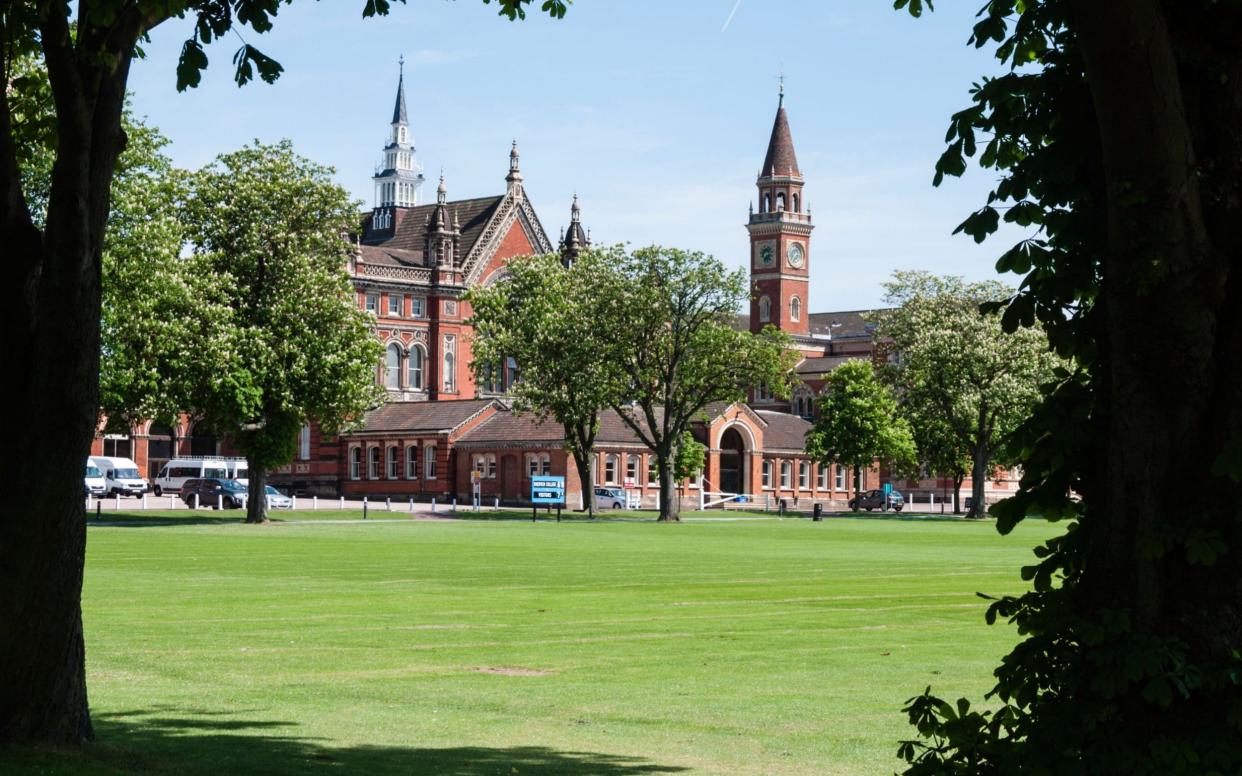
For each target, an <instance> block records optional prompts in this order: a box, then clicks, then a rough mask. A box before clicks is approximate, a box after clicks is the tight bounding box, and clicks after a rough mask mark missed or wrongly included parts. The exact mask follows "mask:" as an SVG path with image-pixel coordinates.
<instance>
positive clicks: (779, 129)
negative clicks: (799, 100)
mask: <svg viewBox="0 0 1242 776" xmlns="http://www.w3.org/2000/svg"><path fill="white" fill-rule="evenodd" d="M783 78H784V76H782V82H781V87H780V98H779V101H778V102H777V104H776V121H774V122H772V137H771V139H770V140H768V154H767V156H765V157H764V158H763V168H762V169H761V170H760V171H759V177H761V178H771V177H776V176H788V177H791V178H801V177H802V171H801V170H799V169H798V156H797V154H795V153H794V146H793V135H792V134H791V133H790V131H789V117H788V116H786V115H785V84H784V81H783Z"/></svg>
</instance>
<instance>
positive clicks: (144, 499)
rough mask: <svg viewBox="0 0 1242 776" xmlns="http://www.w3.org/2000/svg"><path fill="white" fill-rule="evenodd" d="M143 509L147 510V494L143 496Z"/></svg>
mask: <svg viewBox="0 0 1242 776" xmlns="http://www.w3.org/2000/svg"><path fill="white" fill-rule="evenodd" d="M142 508H143V509H146V508H147V494H145V493H143V494H142Z"/></svg>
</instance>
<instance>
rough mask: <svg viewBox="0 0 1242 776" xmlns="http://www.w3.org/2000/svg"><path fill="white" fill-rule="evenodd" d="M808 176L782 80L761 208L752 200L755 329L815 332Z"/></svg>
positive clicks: (760, 183) (765, 163)
mask: <svg viewBox="0 0 1242 776" xmlns="http://www.w3.org/2000/svg"><path fill="white" fill-rule="evenodd" d="M803 183H804V180H803V178H802V171H801V170H800V169H798V157H797V155H796V154H795V153H794V146H793V135H792V134H791V133H790V131H789V117H788V116H787V115H786V113H785V88H784V85H783V84H782V86H781V90H780V97H779V99H778V102H777V105H776V120H775V121H774V122H773V123H772V136H771V138H770V139H769V140H768V152H767V155H766V156H764V159H763V167H762V168H760V170H759V177H758V179H757V180H756V181H755V185H756V186H757V187H758V189H759V209H758V211H756V210H755V207H754V205H753V204H752V205H751V209H750V220H749V221H748V222H747V224H746V230H747V231H748V232H750V278H751V285H752V289H753V293H754V298H753V299H752V300H751V303H750V329H751V331H755V332H757V331H759V330H761V329H762V328H763V327H764V326H767V325H769V324H771V325H773V326H775V327H777V328H778V329H781V330H782V331H785V332H788V333H789V334H791V335H793V336H795V337H798V336H802V337H805V336H808V335H809V334H810V323H809V314H808V312H807V293H808V290H809V282H810V268H809V267H810V247H811V230H812V229H813V228H814V227H813V226H812V224H811V212H810V209H809V208H807V207H806V202H805V200H804V198H803V196H802V186H803Z"/></svg>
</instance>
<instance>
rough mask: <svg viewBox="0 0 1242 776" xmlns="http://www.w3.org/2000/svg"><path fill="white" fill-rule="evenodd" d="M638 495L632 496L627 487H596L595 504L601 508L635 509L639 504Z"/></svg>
mask: <svg viewBox="0 0 1242 776" xmlns="http://www.w3.org/2000/svg"><path fill="white" fill-rule="evenodd" d="M637 501H638V499H637V496H633V497H632V496H630V495H629V494H627V493H626V491H625V488H613V487H606V488H596V489H595V506H596V507H597V508H599V509H633V508H635V507H637V506H638V503H637Z"/></svg>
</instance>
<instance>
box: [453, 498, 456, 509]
mask: <svg viewBox="0 0 1242 776" xmlns="http://www.w3.org/2000/svg"><path fill="white" fill-rule="evenodd" d="M453 511H454V512H456V511H457V499H456V498H454V499H453Z"/></svg>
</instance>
